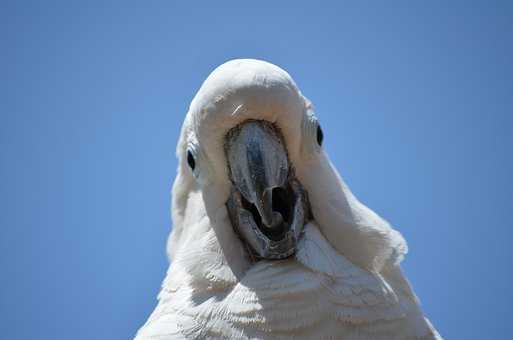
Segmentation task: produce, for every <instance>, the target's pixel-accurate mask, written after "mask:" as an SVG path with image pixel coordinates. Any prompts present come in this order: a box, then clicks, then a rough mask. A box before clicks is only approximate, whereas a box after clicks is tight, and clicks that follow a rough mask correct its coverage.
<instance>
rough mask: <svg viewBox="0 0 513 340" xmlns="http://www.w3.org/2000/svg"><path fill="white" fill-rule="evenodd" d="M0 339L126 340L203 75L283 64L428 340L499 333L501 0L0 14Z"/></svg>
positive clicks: (503, 211)
mask: <svg viewBox="0 0 513 340" xmlns="http://www.w3.org/2000/svg"><path fill="white" fill-rule="evenodd" d="M0 27H1V31H0V32H1V33H0V34H1V36H0V46H1V53H0V58H1V59H0V71H1V72H0V75H1V81H0V96H1V100H0V114H1V117H0V118H1V120H0V157H1V158H0V160H1V168H0V178H1V181H0V193H1V195H0V206H1V209H0V211H1V213H0V337H1V338H2V339H9V340H18V339H20V340H21V339H56V340H59V339H75V340H77V339H129V338H130V337H132V336H133V335H134V333H135V332H136V330H137V329H138V327H139V326H140V325H141V324H142V323H143V322H144V321H145V320H146V318H147V317H148V315H149V313H150V312H151V311H152V309H153V308H154V306H155V302H156V300H155V299H156V295H157V293H158V291H159V286H160V283H161V280H162V279H163V278H164V275H165V272H166V269H167V259H166V257H165V244H166V238H167V236H168V233H169V231H170V228H171V221H170V212H169V205H170V194H169V192H170V187H171V184H172V181H173V179H174V176H175V168H176V160H175V156H174V149H175V144H176V141H177V138H178V133H179V129H180V126H181V123H182V120H183V117H184V114H185V112H186V111H187V107H188V105H189V103H190V101H191V99H192V97H193V96H194V94H195V92H196V91H197V89H198V88H199V86H200V85H201V82H202V81H203V80H204V79H205V78H206V77H207V75H208V74H209V73H210V72H211V71H212V70H213V69H214V68H215V67H216V66H217V65H219V64H221V63H223V62H225V61H227V60H229V59H232V58H239V57H251V58H259V59H265V60H268V61H271V62H273V63H275V64H277V65H279V66H281V67H283V68H284V69H286V70H287V71H288V72H289V73H290V74H291V75H292V76H293V77H294V79H295V80H296V82H297V84H298V85H299V86H300V88H301V89H302V91H303V93H304V94H305V95H306V96H308V97H309V98H310V99H311V100H312V101H313V103H314V104H315V106H316V112H317V115H318V117H319V118H320V120H321V123H322V125H323V128H324V132H325V145H326V148H327V150H328V153H329V154H330V156H331V159H332V160H333V162H334V163H335V165H336V166H337V168H338V169H339V170H340V172H341V173H342V175H343V176H344V178H345V179H346V181H347V182H348V184H349V186H350V187H351V188H352V190H353V191H354V192H355V194H356V195H357V196H358V197H359V198H360V199H361V200H362V201H363V202H365V203H366V204H367V205H369V206H370V207H371V208H372V209H374V210H375V211H377V212H378V213H379V214H381V215H382V216H383V217H385V218H386V219H387V220H389V221H390V222H391V223H392V224H393V225H394V226H395V227H396V228H397V229H398V230H400V231H401V232H402V233H403V234H404V236H405V237H406V239H407V241H408V242H409V246H410V253H409V255H408V256H407V258H406V260H405V261H404V268H405V271H406V273H407V275H408V277H409V279H410V280H411V282H412V284H413V286H414V288H415V290H416V292H417V294H418V295H419V297H420V299H421V301H422V305H423V309H424V311H425V312H426V314H427V315H428V316H429V318H430V319H431V320H432V321H433V323H434V324H435V326H436V327H437V328H438V329H439V331H440V333H441V334H442V335H443V336H445V337H446V338H447V339H511V338H512V337H513V322H512V305H513V292H512V286H513V252H512V247H511V245H512V243H513V222H512V220H513V183H512V182H513V181H512V173H513V47H512V46H513V44H512V42H513V2H511V1H504V2H494V1H482V2H470V1H464V2H463V1H462V2H458V1H453V2H450V3H449V2H447V1H418V2H413V1H398V2H395V1H393V2H385V1H376V2H366V1H364V2H360V1H359V2H337V4H336V5H335V4H328V3H319V2H316V3H314V2H313V1H312V2H310V4H300V2H298V1H294V2H283V1H272V2H271V1H253V2H251V3H248V4H243V2H241V1H236V2H219V1H211V2H204V3H203V4H199V3H193V2H186V1H181V2H178V1H122V2H121V1H119V2H104V1H98V2H92V1H80V2H79V1H34V2H30V1H24V2H21V1H18V2H14V1H12V2H6V1H3V2H2V3H1V5H0Z"/></svg>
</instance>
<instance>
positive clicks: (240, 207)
mask: <svg viewBox="0 0 513 340" xmlns="http://www.w3.org/2000/svg"><path fill="white" fill-rule="evenodd" d="M225 151H226V157H227V160H228V167H229V169H230V179H231V181H232V184H233V186H232V192H231V194H230V197H229V199H228V201H227V202H226V206H227V208H228V213H229V216H230V220H231V222H232V226H233V228H234V230H235V232H236V233H238V234H239V236H240V237H241V239H242V240H243V241H244V242H245V243H246V244H247V245H248V246H249V249H250V253H251V254H253V255H254V256H255V257H257V258H265V259H283V258H286V257H288V256H290V255H292V254H293V253H294V252H295V249H296V246H297V243H298V240H299V238H300V236H301V234H302V230H303V226H304V224H305V223H306V220H307V218H308V215H307V214H308V211H309V205H308V199H307V195H306V192H305V191H304V190H303V188H302V186H301V184H300V183H299V181H298V180H297V179H296V178H295V177H294V171H293V169H292V168H291V167H290V166H289V161H288V156H287V149H286V147H285V144H284V142H283V139H282V137H281V133H280V131H279V129H278V128H276V127H274V125H272V124H271V123H269V122H266V121H247V122H244V123H242V124H240V125H238V126H236V127H235V128H233V129H232V130H230V131H229V132H228V134H227V135H226V140H225Z"/></svg>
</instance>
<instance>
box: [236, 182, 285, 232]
mask: <svg viewBox="0 0 513 340" xmlns="http://www.w3.org/2000/svg"><path fill="white" fill-rule="evenodd" d="M272 197H273V199H272V209H273V211H274V212H277V213H279V214H280V215H281V217H282V221H281V223H279V224H278V225H276V226H274V227H272V228H270V227H267V226H266V225H265V224H263V223H262V217H261V216H260V213H259V212H258V209H257V207H256V206H255V205H254V204H253V203H251V202H249V201H248V200H247V199H245V198H244V196H241V202H242V207H243V208H244V209H246V210H247V211H249V212H250V213H251V216H252V217H253V221H254V222H255V224H256V226H257V227H258V229H260V231H261V232H262V233H263V234H264V235H265V236H266V237H268V238H269V239H271V240H273V241H279V240H281V239H282V238H283V237H284V236H285V233H286V232H287V231H288V230H289V229H290V225H291V223H292V220H291V217H292V214H293V205H294V193H293V192H292V190H291V188H290V186H288V187H287V188H274V189H272Z"/></svg>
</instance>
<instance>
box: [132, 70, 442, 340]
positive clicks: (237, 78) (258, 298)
mask: <svg viewBox="0 0 513 340" xmlns="http://www.w3.org/2000/svg"><path fill="white" fill-rule="evenodd" d="M247 119H263V120H268V121H270V122H272V123H275V124H276V125H277V126H279V127H280V129H281V130H282V133H283V136H284V139H285V143H286V145H287V150H288V153H289V158H290V160H291V163H292V164H293V165H294V167H295V170H296V175H297V177H298V179H299V180H300V182H301V183H302V184H303V186H304V187H305V189H306V190H307V192H308V194H309V198H310V203H311V208H312V212H313V215H314V217H315V220H314V221H312V222H311V223H308V224H307V225H306V226H305V233H304V236H303V238H302V239H301V241H300V243H299V246H298V251H297V253H296V255H295V257H294V258H289V259H287V260H283V261H272V262H269V261H259V262H257V263H254V264H253V263H252V262H251V261H250V259H249V258H248V257H247V253H246V251H245V248H244V245H243V244H242V243H241V242H240V240H239V239H238V237H237V236H236V235H235V234H234V232H233V229H232V226H231V224H230V221H229V219H228V215H227V211H226V208H225V202H226V200H227V198H228V195H229V192H230V182H229V179H228V174H227V167H226V159H225V155H224V152H223V142H224V136H225V134H226V132H227V131H229V130H230V129H231V128H232V127H234V126H236V125H237V124H239V123H241V122H243V121H244V120H247ZM316 119H317V118H316V117H315V114H314V113H313V109H312V106H311V104H310V102H309V101H308V100H307V99H306V98H305V97H304V96H303V95H302V94H301V93H300V92H299V90H298V89H297V87H296V85H295V83H294V82H293V80H292V78H291V77H290V76H289V75H288V74H287V73H286V72H285V71H283V70H282V69H280V68H278V67H277V66H274V65H271V64H269V63H266V62H263V61H257V60H235V61H231V62H228V63H226V64H223V65H221V66H220V67H219V68H218V69H216V70H215V71H214V72H213V73H212V74H211V75H210V76H209V77H208V78H207V80H206V81H205V82H204V84H203V85H202V87H201V89H200V90H199V92H198V94H197V95H196V97H195V98H194V100H193V101H192V103H191V106H190V109H189V112H188V114H187V116H186V119H185V122H184V125H183V127H182V132H181V136H180V140H179V142H178V146H177V155H178V158H179V166H178V175H177V178H176V180H175V183H174V185H173V202H172V217H173V222H174V227H173V232H172V233H171V236H170V238H169V242H168V254H169V256H170V259H171V261H172V262H171V265H170V268H169V270H168V273H167V276H166V278H165V280H164V282H163V285H162V290H161V292H160V294H159V302H158V305H157V307H156V308H155V310H154V311H153V313H152V315H151V316H150V318H149V319H148V321H147V322H146V324H145V325H144V326H143V327H142V328H141V329H140V330H139V332H138V334H137V336H136V339H138V340H142V339H183V338H196V339H200V338H201V339H203V338H238V339H253V338H259V339H264V338H273V339H276V338H291V337H294V338H300V339H313V338H315V339H324V338H325V339H421V338H423V339H424V338H425V339H439V338H440V336H439V335H438V333H437V332H436V330H435V329H434V328H433V327H432V325H431V324H430V323H429V321H428V320H427V319H425V318H424V316H423V314H422V312H421V310H420V308H419V304H418V300H417V298H416V297H415V295H414V293H413V291H412V290H411V287H410V286H409V284H408V282H407V281H406V279H405V278H404V276H403V274H402V272H401V270H400V268H399V263H400V262H401V260H402V258H403V257H404V255H405V254H406V252H407V247H406V242H405V241H404V239H403V238H402V236H401V235H400V234H399V233H398V232H397V231H395V230H394V229H392V228H391V227H390V225H389V224H388V223H387V222H386V221H384V220H383V219H382V218H380V217H379V216H378V215H376V214H375V213H374V212H373V211H371V210H370V209H369V208H367V207H366V206H364V205H363V204H361V203H360V202H359V201H358V200H357V199H356V198H355V197H354V195H353V194H352V193H351V192H350V190H349V189H348V187H347V186H346V185H345V183H344V182H343V180H342V178H341V177H340V175H339V174H338V172H337V171H336V170H335V168H334V167H333V166H332V164H331V162H330V161H329V158H328V156H327V155H326V154H325V152H324V151H323V149H322V148H319V147H318V146H316V144H315V136H313V132H312V131H313V128H312V126H314V124H316ZM187 148H189V149H191V148H192V149H193V150H194V153H195V156H196V163H197V165H196V168H197V169H195V170H194V172H192V171H191V170H190V169H189V168H188V166H187V164H186V160H185V158H186V157H185V154H186V150H187Z"/></svg>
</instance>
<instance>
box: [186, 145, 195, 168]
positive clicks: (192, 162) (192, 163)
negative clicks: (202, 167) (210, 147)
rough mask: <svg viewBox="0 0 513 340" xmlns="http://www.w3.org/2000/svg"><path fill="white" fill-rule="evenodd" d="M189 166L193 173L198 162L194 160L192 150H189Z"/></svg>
mask: <svg viewBox="0 0 513 340" xmlns="http://www.w3.org/2000/svg"><path fill="white" fill-rule="evenodd" d="M187 164H189V166H190V168H191V170H192V171H194V168H195V167H196V161H195V160H194V156H193V155H192V152H191V151H190V150H187Z"/></svg>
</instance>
